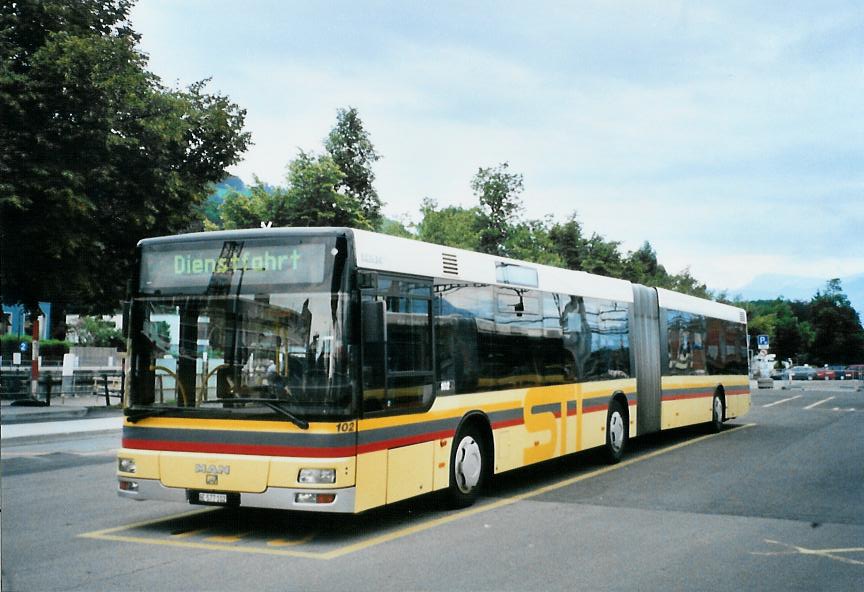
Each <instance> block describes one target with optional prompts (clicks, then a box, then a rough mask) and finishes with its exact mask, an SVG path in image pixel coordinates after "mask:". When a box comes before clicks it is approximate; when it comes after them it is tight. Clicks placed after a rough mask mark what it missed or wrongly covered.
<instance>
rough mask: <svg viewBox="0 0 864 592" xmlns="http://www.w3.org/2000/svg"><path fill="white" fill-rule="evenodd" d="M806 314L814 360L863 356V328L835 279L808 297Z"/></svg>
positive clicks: (848, 359)
mask: <svg viewBox="0 0 864 592" xmlns="http://www.w3.org/2000/svg"><path fill="white" fill-rule="evenodd" d="M810 316H811V323H812V325H813V331H814V337H813V350H814V351H815V352H817V354H816V359H815V362H816V363H817V364H825V363H838V362H839V363H853V362H860V361H861V360H862V359H864V329H862V327H861V320H860V318H859V317H858V313H857V312H855V309H854V308H852V305H851V304H850V303H849V298H848V297H847V296H846V294H844V293H843V288H842V286H841V285H840V280H839V279H836V278H835V279H832V280H830V281H829V282H828V283H827V284H826V285H825V290H824V291H820V292H817V293H816V295H815V296H814V297H813V300H811V301H810Z"/></svg>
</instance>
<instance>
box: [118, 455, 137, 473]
mask: <svg viewBox="0 0 864 592" xmlns="http://www.w3.org/2000/svg"><path fill="white" fill-rule="evenodd" d="M117 470H119V471H120V472H121V473H134V472H135V459H134V458H123V457H120V458H118V459H117Z"/></svg>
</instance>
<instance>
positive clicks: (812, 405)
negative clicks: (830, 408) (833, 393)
mask: <svg viewBox="0 0 864 592" xmlns="http://www.w3.org/2000/svg"><path fill="white" fill-rule="evenodd" d="M833 398H834V397H828V398H827V399H822V400H821V401H816V402H815V403H811V404H810V405H807V406H806V407H805V408H804V409H813V408H814V407H816V405H821V404H822V403H827V402H828V401H830V400H831V399H833Z"/></svg>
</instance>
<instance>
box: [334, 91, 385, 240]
mask: <svg viewBox="0 0 864 592" xmlns="http://www.w3.org/2000/svg"><path fill="white" fill-rule="evenodd" d="M324 147H325V149H326V150H327V153H328V154H329V155H330V157H331V158H332V159H333V162H334V163H335V164H336V166H337V167H338V168H339V170H340V171H342V178H341V179H340V180H339V182H338V183H337V185H336V189H337V190H338V191H339V192H340V193H343V194H345V195H347V196H348V197H350V198H352V199H354V200H356V201H358V202H359V203H360V209H361V211H362V212H363V219H365V220H366V221H367V222H368V223H369V224H371V225H372V227H377V226H378V225H379V224H380V223H381V200H380V199H379V197H378V192H377V191H375V187H374V186H373V185H372V184H373V182H374V181H375V173H373V172H372V165H373V164H375V163H376V162H377V161H378V160H380V159H381V155H380V154H378V153H377V152H376V151H375V147H374V146H373V145H372V141H371V140H370V139H369V132H367V131H366V129H365V128H364V127H363V122H362V121H361V120H360V115H359V114H358V112H357V109H356V108H354V107H349V108H348V109H339V111H338V112H337V115H336V125H335V126H334V127H333V129H332V130H331V131H330V134H329V135H328V136H327V138H326V140H325V141H324Z"/></svg>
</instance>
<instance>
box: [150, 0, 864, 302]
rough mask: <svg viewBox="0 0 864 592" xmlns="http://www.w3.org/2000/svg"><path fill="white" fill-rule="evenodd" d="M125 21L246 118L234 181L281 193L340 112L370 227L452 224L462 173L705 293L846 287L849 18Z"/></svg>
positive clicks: (851, 215)
mask: <svg viewBox="0 0 864 592" xmlns="http://www.w3.org/2000/svg"><path fill="white" fill-rule="evenodd" d="M134 15H135V21H134V22H135V25H136V27H137V28H138V30H139V31H140V32H141V33H142V34H143V36H144V37H143V45H144V48H145V50H146V51H148V52H149V53H150V54H151V57H152V60H151V67H152V68H153V69H154V70H155V71H156V72H157V73H159V74H161V75H163V76H164V77H165V78H166V79H168V80H169V81H170V80H174V79H180V80H181V81H183V82H191V81H192V80H195V79H199V78H204V77H207V76H213V86H214V87H215V88H218V89H221V90H222V91H223V92H226V93H227V94H229V95H230V96H231V97H232V99H233V100H235V101H236V102H238V103H239V104H241V105H242V106H244V107H245V108H247V109H248V119H247V122H248V128H249V129H250V130H251V131H252V133H253V140H254V141H255V146H253V147H252V149H250V151H249V153H248V154H247V157H246V160H245V161H244V162H243V163H241V164H240V165H238V166H237V167H235V169H234V170H235V172H238V173H239V174H240V175H241V176H242V177H244V178H245V179H247V180H249V179H250V178H251V175H252V173H255V174H258V175H260V176H261V177H262V178H263V179H264V180H265V181H268V182H270V183H282V182H283V179H284V171H285V165H286V164H287V162H288V161H289V160H290V159H291V158H292V157H293V156H294V155H295V154H296V150H297V149H298V148H303V149H307V150H310V149H311V150H320V149H321V142H322V140H323V138H324V136H325V135H326V134H327V133H328V131H329V129H330V128H331V127H332V125H333V123H334V121H335V115H336V109H337V108H339V107H345V106H348V105H352V106H355V107H357V108H358V109H359V110H360V114H361V117H362V118H363V121H364V123H365V124H366V126H367V128H368V129H369V131H370V133H371V135H372V140H373V142H374V143H375V146H376V148H377V149H378V150H379V151H380V152H381V153H382V154H383V155H384V159H383V160H382V161H380V162H379V163H378V165H377V166H376V174H377V187H378V191H379V193H380V195H381V197H382V199H383V200H384V201H385V202H387V207H386V212H388V213H390V214H402V213H409V214H411V215H415V216H416V212H417V209H418V206H419V201H420V199H421V198H422V197H424V196H430V197H433V198H435V199H437V200H438V201H439V202H440V203H442V204H451V203H453V204H462V205H471V204H473V197H472V195H471V192H470V189H469V181H470V178H471V176H472V175H473V174H474V173H475V172H476V170H477V167H480V166H490V165H494V164H496V163H498V162H502V161H509V162H510V163H511V165H512V169H513V170H515V171H518V172H522V173H523V174H524V175H525V187H526V190H525V194H524V198H525V203H526V210H527V211H526V215H528V216H530V217H540V216H542V215H544V214H546V213H553V214H555V215H556V216H558V217H559V218H561V217H563V216H565V215H567V214H569V213H570V212H572V211H574V210H575V211H577V212H578V213H579V216H580V219H581V220H582V221H583V222H584V224H585V227H586V230H588V231H589V232H591V231H596V232H598V233H600V234H602V235H604V236H606V237H607V238H609V239H614V240H621V241H623V243H624V246H625V248H628V249H634V248H637V247H638V246H639V245H640V244H641V243H642V242H643V241H644V240H649V241H651V243H652V244H653V245H654V246H655V248H656V249H657V251H658V255H659V256H660V260H661V262H662V263H664V264H665V265H666V266H667V268H669V269H670V270H675V271H677V270H679V269H681V268H683V267H685V266H687V265H690V266H691V270H692V272H693V274H694V275H695V276H696V277H698V278H700V279H703V280H706V281H709V283H711V284H712V285H713V286H714V287H718V288H722V287H724V286H725V285H729V286H734V285H742V284H744V283H746V281H747V279H746V278H749V277H750V276H751V275H752V273H751V270H754V269H759V270H760V272H762V271H765V269H763V268H764V267H766V266H775V267H777V268H781V269H780V270H782V271H788V270H790V269H792V268H806V269H807V270H811V271H813V272H815V271H817V270H818V269H823V270H826V273H828V275H831V274H835V275H836V274H837V273H839V271H840V269H838V266H845V267H850V266H851V267H855V270H851V271H860V270H861V269H860V268H861V263H860V262H861V261H864V253H862V246H861V245H862V243H864V241H861V240H860V238H858V236H859V234H860V231H859V229H860V228H861V227H862V225H864V205H862V200H864V166H862V165H864V162H862V161H864V158H862V156H861V155H862V154H864V112H862V111H864V109H862V107H861V102H860V97H861V96H864V78H862V76H861V69H860V63H861V58H862V55H864V37H862V36H861V35H859V34H858V31H860V30H861V29H862V27H864V16H862V11H861V10H860V7H858V6H856V4H854V3H852V2H828V3H820V5H819V6H815V5H812V4H811V3H807V2H801V3H796V2H791V3H783V4H771V3H756V4H753V3H737V4H736V3H733V4H731V5H728V4H698V5H693V4H689V3H681V4H677V3H668V2H637V3H626V4H620V5H616V4H612V5H610V4H609V3H605V2H593V3H592V2H588V3H579V4H578V5H565V4H559V3H555V2H552V3H546V4H543V3H541V4H531V5H530V6H528V5H525V4H522V3H510V4H508V3H505V4H500V3H495V4H493V5H489V4H483V3H478V4H473V3H472V4H469V5H466V4H465V3H449V4H448V3H446V2H445V3H441V4H436V5H434V6H428V7H421V6H419V5H414V4H411V3H408V4H401V5H392V4H389V3H388V4H386V6H384V5H380V6H379V5H377V4H374V3H373V4H368V3H348V2H346V3H342V4H335V5H334V4H330V3H299V2H298V3H288V4H284V5H283V4H282V3H278V2H273V3H264V4H260V5H252V6H249V7H246V8H245V9H243V10H239V9H237V8H236V6H235V5H234V4H233V3H228V2H226V3H222V4H216V5H215V6H214V5H212V4H210V3H207V4H204V5H196V4H186V3H179V4H178V3H173V2H166V3H161V4H160V3H152V2H147V3H141V4H139V5H138V6H136V8H135V12H134ZM178 56H182V59H178ZM845 267H844V269H845ZM829 269H830V270H832V271H831V272H830V273H829V272H827V270H829ZM753 273H755V272H753ZM844 273H846V272H844Z"/></svg>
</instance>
